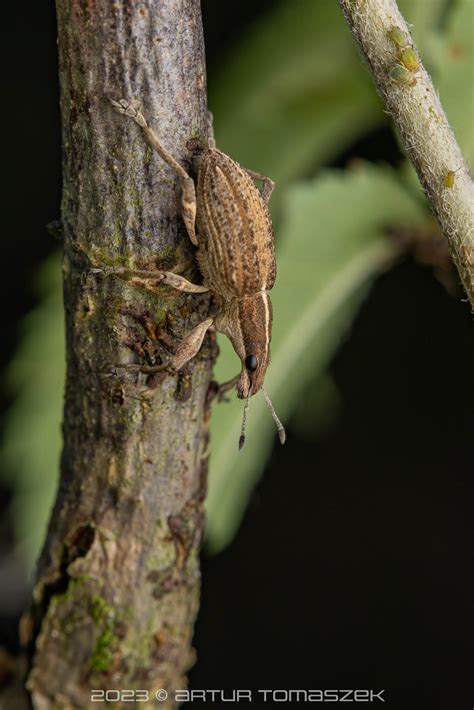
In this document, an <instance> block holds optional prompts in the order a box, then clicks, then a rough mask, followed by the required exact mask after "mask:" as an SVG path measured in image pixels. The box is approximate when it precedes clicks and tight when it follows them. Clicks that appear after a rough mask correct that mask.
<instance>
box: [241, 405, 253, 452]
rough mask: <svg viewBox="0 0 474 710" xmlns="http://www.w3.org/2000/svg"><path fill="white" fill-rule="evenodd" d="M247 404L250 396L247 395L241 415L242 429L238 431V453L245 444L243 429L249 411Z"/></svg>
mask: <svg viewBox="0 0 474 710" xmlns="http://www.w3.org/2000/svg"><path fill="white" fill-rule="evenodd" d="M249 404H250V395H248V397H247V399H246V400H245V404H244V413H243V414H242V428H241V430H240V439H239V451H240V449H241V448H242V446H243V445H244V444H245V427H246V426H247V412H248V411H249Z"/></svg>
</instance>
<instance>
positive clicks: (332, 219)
mask: <svg viewBox="0 0 474 710" xmlns="http://www.w3.org/2000/svg"><path fill="white" fill-rule="evenodd" d="M425 219H426V213H425V212H424V210H423V209H422V208H421V207H420V205H419V203H418V202H417V201H416V200H414V199H413V198H412V197H411V196H410V195H409V194H408V193H407V192H405V191H404V189H403V188H402V187H401V186H400V184H399V183H398V182H397V178H396V176H395V174H394V173H393V172H391V171H390V170H388V169H382V168H375V167H370V166H369V165H364V166H363V167H359V168H358V169H356V170H354V171H352V172H350V173H346V172H340V171H328V172H326V173H325V174H324V175H323V176H321V177H320V178H318V179H317V180H315V181H314V182H312V183H310V184H303V185H298V186H296V187H293V188H289V189H288V193H287V197H286V199H285V200H284V220H283V224H282V226H281V230H280V242H279V250H278V269H279V270H278V279H277V284H276V287H275V289H274V290H273V291H272V301H273V304H274V331H273V341H272V362H271V365H270V367H269V370H268V373H267V379H266V388H267V390H268V392H269V394H270V396H271V397H272V399H273V401H274V405H275V407H276V409H277V412H278V413H279V414H280V416H281V417H283V418H284V419H285V420H287V419H288V417H289V416H290V415H291V412H292V410H293V408H294V407H295V402H296V400H297V398H298V396H299V393H300V392H301V389H302V387H303V386H304V384H305V382H307V381H308V379H309V378H311V379H314V378H316V377H317V376H318V375H319V374H321V373H322V372H323V371H324V368H325V367H326V365H327V362H328V360H329V358H330V357H331V355H332V353H333V352H334V349H335V348H336V346H337V344H338V342H339V341H340V338H341V335H342V334H343V333H344V332H345V330H346V328H347V327H348V325H349V324H350V322H351V320H352V318H353V317H354V314H355V313H356V312H357V309H358V307H359V304H360V302H361V299H362V298H363V296H364V293H365V292H366V289H367V286H368V284H369V283H370V281H371V279H373V278H374V277H375V276H376V275H377V274H378V273H380V270H381V269H383V268H384V267H385V265H386V264H387V262H388V261H389V260H390V258H391V257H392V256H393V254H394V246H393V244H391V243H390V242H389V241H388V239H387V238H386V237H385V236H384V229H385V228H386V227H387V226H388V225H390V224H402V225H406V226H407V227H409V226H415V225H416V224H420V223H422V222H423V221H424V220H425ZM237 365H238V363H237V361H236V356H235V355H233V354H232V352H231V350H230V348H229V347H228V346H227V345H226V346H225V352H223V353H222V354H221V357H220V358H219V360H218V363H217V373H216V374H217V376H218V377H219V378H222V379H226V378H227V377H229V375H231V374H235V372H232V369H234V370H235V369H236V368H237ZM241 415H242V402H239V401H237V400H234V401H232V402H231V403H227V404H220V405H216V407H215V409H214V412H213V416H212V420H211V441H212V454H211V469H210V489H209V496H208V502H207V504H208V508H207V509H208V525H207V539H208V544H209V547H210V549H211V550H213V551H216V550H219V549H221V548H222V547H223V546H224V545H225V544H227V543H228V542H229V540H230V539H231V538H232V536H233V534H234V532H235V530H236V527H237V525H238V523H239V520H240V518H241V516H242V513H243V510H244V508H245V505H246V502H247V500H248V497H249V495H250V492H251V490H252V488H253V487H254V485H255V483H256V481H257V480H258V478H259V476H260V474H261V472H262V469H263V466H264V463H265V459H266V455H267V454H268V451H269V449H270V447H271V445H272V442H273V440H274V438H275V429H274V425H273V422H272V420H271V417H270V413H269V412H268V410H267V409H266V407H265V403H264V400H263V398H262V397H261V396H260V395H257V396H256V397H254V398H252V400H251V406H250V411H249V420H248V437H247V444H246V446H245V448H244V449H243V450H242V451H241V452H240V453H239V452H238V450H237V444H238V440H239V433H240V425H241Z"/></svg>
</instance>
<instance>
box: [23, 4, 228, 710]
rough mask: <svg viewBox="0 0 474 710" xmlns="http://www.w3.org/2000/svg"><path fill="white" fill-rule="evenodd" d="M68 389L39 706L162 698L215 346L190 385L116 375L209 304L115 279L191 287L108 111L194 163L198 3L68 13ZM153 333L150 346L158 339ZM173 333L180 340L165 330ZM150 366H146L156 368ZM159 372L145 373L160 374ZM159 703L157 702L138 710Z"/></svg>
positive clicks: (177, 230) (64, 10) (45, 595)
mask: <svg viewBox="0 0 474 710" xmlns="http://www.w3.org/2000/svg"><path fill="white" fill-rule="evenodd" d="M57 15H58V34H59V73H60V82H61V112H62V127H63V179H64V185H63V200H62V222H63V228H64V235H65V237H64V238H65V243H64V300H65V308H66V328H67V381H66V398H65V410H64V424H63V431H64V449H63V453H62V461H61V479H60V484H59V491H58V495H57V499H56V503H55V506H54V510H53V512H52V517H51V521H50V525H49V531H48V535H47V540H46V542H45V546H44V549H43V552H42V555H41V558H40V561H39V565H38V570H37V576H36V583H35V588H34V598H33V604H32V607H31V609H30V610H29V612H28V613H27V614H26V615H25V617H24V619H23V624H22V628H23V636H24V640H25V641H26V643H27V644H28V648H29V652H30V654H29V655H30V659H29V676H28V682H27V687H28V689H29V692H30V694H31V698H32V701H33V704H34V706H35V707H38V708H42V709H43V708H65V707H68V708H86V707H89V706H90V703H91V688H96V689H100V688H102V689H106V688H122V689H123V688H127V689H134V688H140V689H142V690H146V691H148V692H149V693H150V706H153V707H155V705H156V700H155V704H152V702H153V700H154V695H153V694H154V693H155V692H156V690H157V689H159V688H164V689H166V691H167V692H168V693H169V700H168V701H167V702H162V703H160V707H163V708H172V707H174V702H173V700H172V694H173V690H174V689H176V688H182V687H183V686H184V685H185V683H186V679H185V674H186V670H187V669H188V668H189V666H190V665H191V663H192V662H193V651H192V648H191V639H192V632H193V624H194V620H195V616H196V613H197V609H198V604H199V559H198V554H199V546H200V540H201V533H202V526H203V500H204V495H205V489H206V472H207V453H206V450H207V449H206V444H207V436H208V434H207V423H208V411H207V406H206V394H207V389H208V385H209V381H210V376H211V366H212V360H213V357H214V355H215V347H214V344H213V340H212V336H209V337H208V338H207V340H206V342H205V344H204V347H203V350H202V351H201V353H200V355H199V357H197V358H195V360H194V361H193V362H192V363H191V364H190V366H189V367H188V369H187V371H186V372H183V373H181V374H180V375H179V376H178V375H176V374H173V373H170V372H166V371H165V372H163V373H160V375H159V376H154V377H152V378H147V377H146V376H144V375H143V374H137V373H135V374H127V373H124V371H123V370H118V371H114V365H116V364H121V363H124V362H131V361H135V362H144V363H145V364H154V362H156V361H160V360H164V361H166V357H169V352H167V350H166V349H165V348H164V346H162V345H160V344H159V343H160V342H161V341H160V340H159V338H160V335H159V334H160V333H166V334H167V343H168V347H169V342H170V340H172V339H173V338H174V337H176V338H181V337H182V336H183V333H184V331H185V330H189V329H190V328H192V327H193V326H194V325H195V324H196V322H199V320H200V319H202V318H203V317H204V316H205V314H206V313H207V309H208V305H209V302H208V296H207V295H203V294H197V295H193V296H185V295H183V294H178V293H177V292H175V291H173V290H171V289H167V288H162V289H161V290H159V292H158V295H157V294H150V293H149V292H148V291H146V290H142V289H140V288H138V287H137V286H135V285H133V284H131V283H130V282H129V281H128V282H127V281H126V280H123V279H120V278H116V277H113V276H112V277H111V276H108V277H107V276H104V275H103V273H102V274H101V273H100V272H99V273H97V269H96V270H94V268H93V267H96V266H98V267H100V266H103V265H109V266H112V267H116V266H128V267H131V268H138V269H156V268H160V266H161V265H162V266H161V267H162V268H166V269H169V270H174V271H178V272H180V273H182V272H185V273H186V276H190V277H191V278H192V277H193V275H195V274H193V271H194V268H195V267H194V263H195V262H194V257H193V251H192V249H191V246H190V242H189V239H188V237H187V235H186V232H185V230H184V226H183V222H182V219H181V216H180V206H179V205H180V201H179V187H178V184H177V181H176V175H175V174H174V173H173V171H172V170H171V169H170V168H169V167H168V166H167V165H166V164H165V163H164V162H163V161H162V160H161V158H160V157H159V156H157V155H156V154H154V153H153V152H152V151H151V149H150V147H149V146H148V145H147V143H146V142H145V141H144V139H143V135H142V133H141V131H140V129H139V128H138V127H137V126H136V125H135V124H134V123H133V122H132V121H131V120H130V119H127V118H125V117H123V116H119V115H118V114H117V113H116V112H115V111H114V110H113V108H112V106H111V104H110V99H116V100H118V99H121V98H125V99H127V100H138V101H139V102H140V104H141V107H142V110H143V113H144V114H145V115H146V116H147V117H148V119H149V120H150V124H151V125H153V126H154V127H155V128H156V130H157V132H158V134H159V136H160V138H161V139H162V141H163V145H164V146H166V148H167V149H168V150H169V151H170V153H172V154H173V155H174V156H175V157H176V159H177V160H178V161H180V162H181V163H183V165H185V166H186V167H189V164H190V158H191V156H190V154H189V152H188V151H187V149H186V142H187V141H188V140H189V139H190V138H191V137H196V136H197V137H198V138H200V139H201V140H204V141H205V140H206V139H207V130H208V129H207V125H208V122H207V111H206V79H205V65H204V46H203V36H202V26H201V14H200V3H199V0H140V2H139V3H138V2H137V3H134V2H114V3H113V2H109V0H87V2H86V1H85V0H57ZM156 325H158V326H159V328H158V329H157V330H156V332H154V328H155V326H156ZM170 331H171V333H170ZM147 353H148V359H147V357H146V354H147ZM150 358H151V360H150ZM144 706H145V707H148V704H146V705H144Z"/></svg>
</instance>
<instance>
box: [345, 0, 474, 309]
mask: <svg viewBox="0 0 474 710" xmlns="http://www.w3.org/2000/svg"><path fill="white" fill-rule="evenodd" d="M339 4H340V5H341V8H342V10H343V12H344V15H345V18H346V20H347V23H348V25H349V27H350V29H351V32H352V33H353V35H354V37H355V38H356V40H357V41H358V43H359V45H360V47H361V49H362V52H363V53H364V55H365V58H366V59H367V62H368V64H369V67H370V70H371V72H372V74H373V78H374V81H375V83H376V85H377V88H378V90H379V92H380V94H381V95H382V98H383V99H384V101H385V104H386V106H387V109H388V111H389V112H390V114H391V115H392V117H393V120H394V122H395V125H396V126H397V128H398V131H399V133H400V136H401V139H402V141H403V144H404V146H405V149H406V151H407V153H408V155H409V157H410V159H411V161H412V163H413V165H414V167H415V169H416V171H417V173H418V177H419V179H420V182H421V184H422V186H423V189H424V191H425V193H426V196H427V198H428V200H429V201H430V203H431V206H432V208H433V211H434V212H435V214H436V217H437V219H438V222H439V224H440V227H441V229H442V231H443V233H444V234H445V236H446V238H447V239H448V242H449V245H450V249H451V254H452V257H453V260H454V262H455V264H456V266H457V269H458V271H459V275H460V277H461V281H462V283H463V285H464V288H465V290H466V293H467V295H468V297H469V300H470V302H471V306H472V307H473V308H474V186H473V182H472V178H471V175H470V172H469V170H468V168H467V166H466V164H465V162H464V160H463V156H462V154H461V151H460V149H459V146H458V145H457V143H456V139H455V137H454V135H453V132H452V131H451V128H450V126H449V124H448V121H447V118H446V116H445V114H444V111H443V108H442V106H441V103H440V101H439V98H438V95H437V93H436V91H435V89H434V86H433V83H432V81H431V78H430V76H429V75H428V73H427V71H426V69H425V68H424V67H423V65H422V63H421V59H420V58H419V56H418V53H417V51H416V47H415V46H414V44H413V41H412V39H411V37H410V33H409V30H408V27H407V24H406V22H405V20H404V19H403V17H402V15H401V14H400V11H399V9H398V7H397V3H396V2H395V0H339ZM407 50H408V51H407Z"/></svg>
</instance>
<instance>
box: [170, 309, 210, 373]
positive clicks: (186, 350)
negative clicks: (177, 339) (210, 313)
mask: <svg viewBox="0 0 474 710" xmlns="http://www.w3.org/2000/svg"><path fill="white" fill-rule="evenodd" d="M213 322H214V319H213V318H206V320H203V321H202V323H199V325H197V326H196V327H195V328H193V329H192V330H191V332H190V333H188V335H187V336H186V337H185V338H184V340H182V341H181V343H180V344H179V345H178V348H177V350H176V352H175V354H174V355H173V357H172V358H171V362H170V363H169V366H170V367H172V368H173V369H174V370H182V369H183V367H184V366H185V365H186V363H187V362H189V361H190V360H192V359H193V357H194V356H195V355H197V354H198V352H199V350H200V349H201V345H202V341H203V340H204V336H205V335H206V333H207V331H208V330H209V328H210V327H211V325H212V324H213Z"/></svg>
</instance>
